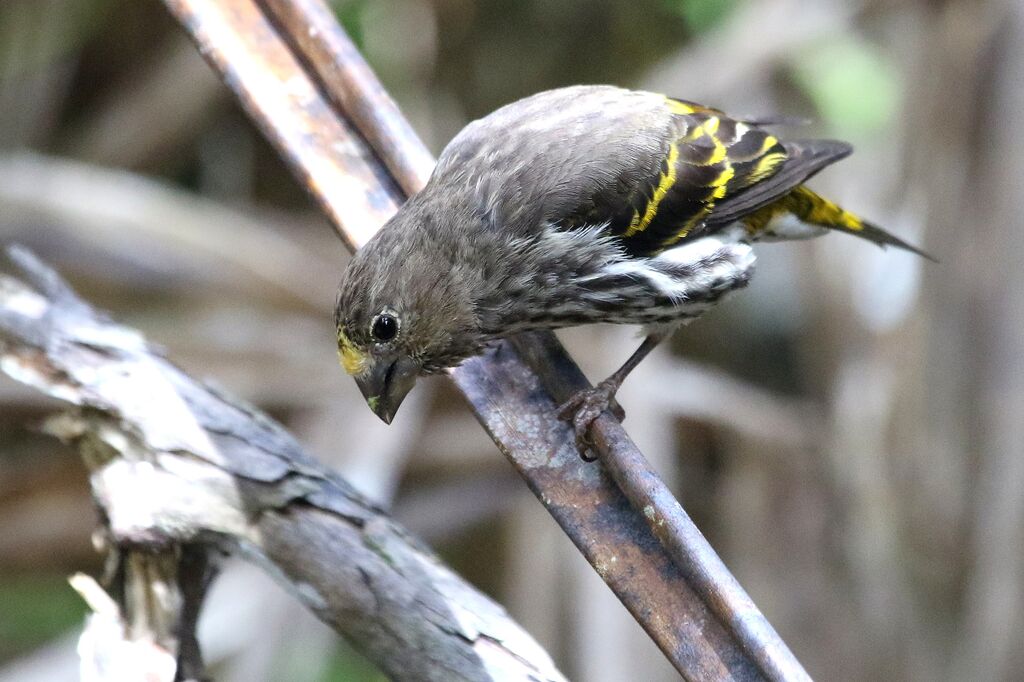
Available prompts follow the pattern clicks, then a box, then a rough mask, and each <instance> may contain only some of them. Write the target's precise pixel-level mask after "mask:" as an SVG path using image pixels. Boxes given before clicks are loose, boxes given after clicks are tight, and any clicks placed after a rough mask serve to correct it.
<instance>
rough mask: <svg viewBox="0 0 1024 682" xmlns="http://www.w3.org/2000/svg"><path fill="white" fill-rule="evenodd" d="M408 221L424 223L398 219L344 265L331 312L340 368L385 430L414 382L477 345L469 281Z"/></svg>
mask: <svg viewBox="0 0 1024 682" xmlns="http://www.w3.org/2000/svg"><path fill="white" fill-rule="evenodd" d="M406 206H407V207H409V204H407V205H406ZM409 208H410V209H414V208H415V207H409ZM409 220H420V221H423V220H428V221H429V220H430V218H429V217H424V216H423V215H422V214H420V212H419V211H416V210H408V209H403V210H402V211H400V212H399V213H398V214H397V215H396V216H395V217H394V218H393V219H392V220H391V222H389V223H388V224H387V225H386V226H385V227H384V228H382V229H381V231H380V232H378V234H377V235H376V236H375V237H374V238H373V239H372V240H371V241H370V242H369V243H368V244H367V245H366V246H365V247H364V248H363V249H361V250H360V251H359V252H358V253H357V254H356V255H355V256H354V257H353V258H352V260H351V261H350V263H349V265H348V268H347V269H346V271H345V274H344V276H343V278H342V282H341V288H340V290H339V292H338V299H337V305H336V307H335V317H334V319H335V325H336V328H337V334H338V357H339V359H340V361H341V365H342V367H344V368H345V371H346V372H348V373H349V374H351V375H352V377H353V378H354V379H355V380H356V383H357V384H358V385H359V389H360V391H362V394H363V397H364V398H365V399H366V403H367V405H369V407H370V409H371V410H373V412H374V413H375V414H376V415H377V416H378V417H380V418H381V419H382V420H383V421H384V422H386V423H391V420H392V418H394V416H395V413H396V412H397V411H398V407H399V405H401V403H402V401H403V400H404V399H405V397H406V395H408V393H409V391H410V390H412V388H413V386H414V385H415V383H416V379H417V377H419V376H420V375H422V374H432V373H437V372H440V371H442V370H444V369H446V368H448V367H454V366H455V365H457V364H459V362H461V361H462V360H464V359H465V358H467V357H469V356H470V355H473V354H474V353H476V352H478V351H479V350H480V348H481V345H482V343H483V340H482V339H481V335H480V332H479V330H478V325H477V320H476V314H475V310H474V301H473V296H472V279H473V273H470V272H466V271H465V266H460V265H457V264H454V263H453V260H452V254H451V253H450V252H449V253H445V249H443V248H441V247H440V244H439V243H438V242H434V243H431V235H432V233H434V232H435V230H434V229H423V227H424V226H423V225H422V224H421V225H420V226H419V229H416V230H411V229H408V223H407V221H409ZM427 227H428V228H429V227H431V226H429V225H428V226H427Z"/></svg>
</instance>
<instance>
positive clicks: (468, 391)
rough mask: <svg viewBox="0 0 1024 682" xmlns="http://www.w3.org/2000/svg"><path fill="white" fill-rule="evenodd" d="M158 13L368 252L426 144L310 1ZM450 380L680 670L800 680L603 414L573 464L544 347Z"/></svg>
mask: <svg viewBox="0 0 1024 682" xmlns="http://www.w3.org/2000/svg"><path fill="white" fill-rule="evenodd" d="M165 3H166V4H167V6H168V7H169V8H170V9H171V11H172V12H173V13H174V14H175V15H176V16H177V17H178V19H179V21H181V23H182V24H183V25H184V26H185V27H186V28H187V29H188V30H189V32H190V33H191V34H192V36H193V38H194V39H195V40H196V42H197V44H198V45H199V48H200V50H201V51H202V52H203V53H204V54H205V55H206V57H207V59H208V60H209V61H210V62H211V64H212V65H213V66H214V68H216V69H217V70H218V71H219V72H220V73H221V75H222V76H223V77H224V79H225V81H226V82H227V83H228V84H229V85H230V86H231V88H232V89H233V90H234V91H235V94H236V95H237V96H238V97H239V98H240V99H241V101H242V103H243V104H244V106H245V107H246V108H247V110H248V111H249V114H250V115H251V116H252V117H253V119H254V120H255V121H256V122H257V124H258V125H259V126H260V127H261V128H262V129H263V131H264V133H265V134H266V135H267V136H268V137H269V138H270V139H271V141H272V142H274V144H276V145H277V147H278V149H279V151H280V152H281V153H282V155H284V156H285V158H286V159H287V160H288V161H289V163H290V164H291V166H292V168H293V170H294V171H295V173H296V175H297V176H298V177H299V178H300V179H301V180H303V181H304V182H305V184H306V185H307V187H308V188H309V189H310V191H311V193H312V194H313V196H314V197H315V198H316V199H317V201H319V203H320V204H321V205H322V206H323V208H324V210H325V211H326V213H327V214H328V215H329V216H330V217H331V218H332V219H333V221H334V223H335V225H336V226H337V228H338V231H339V234H340V236H341V237H342V239H344V240H345V242H346V244H348V245H349V246H350V247H352V248H358V247H359V246H361V245H362V244H365V243H366V241H368V240H369V238H370V237H371V236H372V235H373V233H374V232H375V230H376V229H377V228H378V227H379V226H380V225H381V224H383V222H384V221H385V220H386V219H387V218H389V217H390V216H391V215H392V214H393V213H394V211H395V210H396V207H397V206H398V205H399V204H401V202H402V201H403V200H404V199H405V197H406V196H408V195H409V194H411V193H412V192H415V191H416V190H418V189H419V188H420V187H422V186H423V184H424V183H425V181H426V178H427V174H428V172H429V168H430V164H429V162H428V161H427V159H428V157H426V156H425V152H424V151H423V146H422V144H421V143H420V142H419V140H418V139H416V137H415V135H414V134H413V133H412V131H411V129H410V128H409V126H408V124H407V123H405V122H404V120H403V119H402V117H401V115H400V113H399V112H398V110H397V108H396V107H395V105H394V103H393V102H391V100H390V99H389V98H388V97H387V96H386V94H385V93H384V91H383V88H382V87H381V85H380V84H379V83H378V82H377V80H376V79H375V78H374V76H373V74H372V72H371V71H370V69H369V68H368V67H367V65H366V64H365V62H364V61H363V60H362V58H361V56H360V55H359V54H358V52H357V51H356V50H355V48H354V47H353V46H352V44H351V43H350V41H349V40H348V38H347V36H345V34H344V32H343V31H342V30H341V28H340V27H339V26H338V25H337V23H336V22H335V21H334V18H333V16H332V15H331V14H330V12H329V10H328V9H327V8H326V6H325V5H324V4H323V2H321V0H220V1H216V0H165ZM451 376H452V378H453V380H454V381H455V383H456V385H457V386H458V387H459V389H460V390H461V391H462V393H463V394H464V395H465V396H466V398H467V400H468V402H469V404H470V406H471V408H472V409H473V411H474V412H475V414H476V416H477V418H478V419H479V420H480V422H481V424H482V425H483V426H484V428H485V429H486V430H487V431H488V433H489V434H490V435H491V437H492V438H493V439H494V441H495V443H496V444H497V445H498V447H499V448H500V449H501V450H502V452H504V453H505V454H506V456H508V457H509V459H511V460H512V462H513V464H515V466H516V467H517V469H518V470H519V471H520V473H521V474H522V475H523V476H524V477H525V478H526V480H527V483H528V484H529V486H530V488H531V489H532V490H533V491H534V493H535V494H536V495H537V496H538V498H539V499H540V500H541V501H542V503H543V504H544V505H545V506H546V507H547V509H548V510H549V511H550V512H551V514H552V515H553V516H554V517H555V519H556V520H557V521H558V523H559V524H560V525H561V526H562V528H563V529H564V530H565V532H566V533H567V535H569V537H570V538H571V539H572V541H573V542H574V543H575V544H576V545H577V547H579V549H580V551H581V552H582V553H583V554H584V555H585V556H586V557H587V559H588V561H590V563H591V564H592V565H593V566H594V567H595V568H596V569H597V571H598V572H599V574H600V575H601V577H602V578H603V579H604V580H605V582H606V583H607V584H608V585H609V586H610V587H611V588H612V590H613V591H614V592H615V593H616V595H617V596H618V597H619V599H620V600H621V601H622V602H623V604H624V605H625V606H626V608H627V609H629V611H630V612H631V613H632V614H633V616H634V617H635V618H636V619H637V620H638V621H639V622H640V624H641V625H642V626H643V627H644V628H645V630H646V631H647V632H648V633H649V634H650V636H651V637H652V638H653V639H654V641H655V642H656V643H657V644H658V646H659V647H660V648H661V649H662V651H663V652H664V653H665V655H666V656H667V657H668V658H669V660H671V662H672V663H673V665H675V666H676V668H677V669H678V670H679V671H680V672H681V673H683V674H684V675H685V676H686V677H688V678H690V679H757V678H761V677H764V678H768V679H775V680H783V679H785V680H795V679H806V678H807V675H806V673H805V672H804V671H803V669H802V667H801V666H800V664H799V663H798V662H797V661H796V659H795V658H794V657H793V655H792V654H791V653H790V652H789V650H788V649H787V648H786V646H785V644H784V643H783V642H782V640H781V639H780V638H779V637H778V635H777V634H776V633H775V632H774V630H773V629H772V628H771V626H770V625H769V624H768V622H767V620H766V619H765V618H764V616H763V615H761V613H760V612H759V611H758V610H757V608H756V607H755V606H754V604H753V602H752V601H751V600H750V598H749V597H748V596H747V595H746V593H745V592H744V591H743V589H742V588H741V587H740V586H739V584H738V583H737V582H736V580H735V578H733V577H732V575H731V574H730V573H729V571H728V570H727V569H726V568H725V566H724V565H723V564H722V562H721V560H720V559H719V558H718V556H717V555H716V554H715V552H714V550H713V549H712V548H711V547H710V545H709V544H708V543H707V541H706V540H705V539H704V538H703V536H701V534H700V532H699V530H697V528H696V527H695V526H694V525H693V523H692V521H691V520H690V519H689V517H688V516H687V515H686V513H685V512H684V511H683V510H682V508H681V507H680V506H679V504H678V502H676V500H675V499H674V498H673V497H672V495H671V494H670V492H669V491H668V489H667V488H666V487H665V485H664V483H663V482H662V481H661V480H660V479H659V478H658V476H657V475H656V474H655V473H654V472H653V471H652V470H651V469H650V467H649V465H648V464H647V462H646V460H645V459H644V457H643V455H642V454H641V453H640V452H639V451H638V450H637V449H636V447H635V446H634V445H633V444H632V442H631V441H630V440H629V439H628V437H627V436H626V434H625V432H624V431H623V430H622V428H621V426H620V425H619V424H618V423H617V422H616V421H615V420H614V419H613V418H612V417H610V416H608V415H605V416H603V417H601V418H600V419H599V420H598V422H596V423H595V429H594V430H595V435H596V440H597V442H598V445H599V447H600V448H601V449H602V450H603V455H604V457H603V458H604V460H605V461H606V463H607V465H608V466H607V469H604V468H601V467H598V466H587V465H584V464H583V463H581V462H580V460H579V457H578V456H577V453H576V451H575V447H574V445H573V439H572V435H571V431H570V430H569V428H568V427H567V426H566V425H565V424H563V423H561V422H559V421H558V420H557V419H556V418H555V406H556V405H557V404H558V403H559V402H560V401H561V400H562V399H564V398H565V397H567V395H568V394H570V393H572V392H574V391H576V390H578V389H580V388H582V387H584V386H586V385H587V384H586V380H585V379H584V377H583V376H582V374H581V373H580V371H579V369H578V368H577V367H576V366H575V364H573V363H572V361H571V360H570V359H569V357H568V356H567V355H566V354H565V351H564V350H563V349H562V348H561V347H560V346H559V344H558V343H557V341H555V339H554V337H553V336H551V335H550V334H532V335H528V336H523V337H521V338H519V339H517V340H516V341H515V342H514V343H503V344H500V345H499V346H497V348H496V349H494V350H493V351H491V352H490V353H488V354H487V355H486V356H483V357H480V358H476V359H473V360H470V361H468V362H466V363H464V364H463V365H462V366H461V367H459V368H458V369H456V370H453V371H452V372H451ZM609 474H610V476H609ZM613 478H614V480H613ZM623 493H625V494H623ZM637 510H643V513H639V512H638V511H637Z"/></svg>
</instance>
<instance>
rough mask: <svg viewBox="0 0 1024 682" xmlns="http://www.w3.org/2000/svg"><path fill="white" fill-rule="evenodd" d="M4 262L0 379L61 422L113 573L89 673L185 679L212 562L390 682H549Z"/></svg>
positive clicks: (300, 454)
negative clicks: (279, 600) (265, 587)
mask: <svg viewBox="0 0 1024 682" xmlns="http://www.w3.org/2000/svg"><path fill="white" fill-rule="evenodd" d="M15 257H16V259H17V261H18V262H19V265H20V266H21V268H22V270H23V271H24V272H25V275H26V277H27V278H28V279H29V280H30V281H31V283H32V284H33V285H34V287H35V291H33V290H32V289H29V288H28V287H27V286H26V285H25V284H23V283H22V282H20V281H18V280H15V279H13V278H10V277H0V368H2V369H3V370H4V371H5V372H7V373H8V374H10V375H11V376H13V377H15V378H17V379H19V380H21V381H23V382H25V383H28V384H30V385H33V386H35V387H36V388H39V389H40V390H42V391H44V392H46V393H49V394H51V395H53V396H54V397H57V398H60V399H62V400H65V401H67V402H70V403H72V404H74V405H76V406H77V408H76V409H74V410H72V411H71V412H69V413H68V414H66V415H63V416H61V417H58V418H56V419H53V420H51V421H50V422H49V425H48V428H49V430H50V431H51V432H52V433H54V434H55V435H57V436H59V437H61V438H62V439H64V440H66V441H69V442H72V443H74V444H75V445H76V446H77V447H78V448H79V450H80V451H81V452H82V454H83V456H84V458H85V460H86V463H87V464H88V466H89V468H90V470H91V472H92V473H91V481H92V487H93V495H94V498H95V499H96V501H97V503H98V504H99V506H100V508H101V510H102V512H103V516H104V518H105V520H106V523H107V526H108V530H107V535H108V537H109V546H110V547H111V549H112V550H114V551H115V554H114V556H115V557H118V558H119V561H118V564H117V570H116V574H115V576H114V577H115V578H116V579H115V580H113V588H112V589H110V588H108V591H109V592H110V593H111V595H113V596H112V597H107V598H106V599H103V598H101V597H99V595H98V594H97V593H96V592H95V590H90V594H93V595H94V596H96V598H97V599H98V600H99V602H102V603H104V604H106V603H107V602H108V601H111V600H112V603H113V604H115V605H116V607H117V608H116V609H113V610H112V609H110V608H106V607H104V609H103V610H102V613H99V614H98V615H97V618H95V619H94V621H93V622H94V626H93V627H91V628H90V630H89V632H90V635H91V639H90V640H89V641H90V642H92V643H93V644H94V645H96V646H94V648H93V651H95V652H96V654H97V655H96V656H95V657H92V658H90V659H89V661H95V662H97V670H102V669H103V665H105V664H106V663H108V662H111V661H113V662H116V663H117V664H118V665H128V664H132V665H135V666H136V667H138V668H140V669H142V668H145V669H147V670H150V669H151V670H154V671H156V672H155V673H154V674H156V673H159V674H161V675H165V673H166V670H165V666H166V660H167V657H168V656H170V657H171V659H170V660H171V661H172V663H173V661H174V660H177V667H178V671H179V675H181V674H187V675H190V676H193V677H195V678H198V677H199V676H200V675H201V659H200V658H199V656H198V649H197V647H196V646H195V641H194V625H195V621H196V616H197V614H198V606H199V601H200V599H201V597H202V594H203V593H204V591H205V586H206V584H207V582H208V578H209V572H208V570H209V568H208V565H207V563H206V562H207V557H208V555H207V554H206V552H209V551H211V550H212V551H214V552H218V551H228V552H232V553H237V554H240V555H241V556H243V557H246V558H248V559H250V560H252V561H254V562H256V563H258V564H259V565H261V566H263V567H264V568H265V569H266V570H267V571H268V572H269V573H270V574H271V575H272V576H274V577H276V578H278V579H279V580H280V581H281V582H282V583H283V584H284V586H285V587H286V588H288V589H290V591H291V592H292V593H293V594H295V595H296V596H297V598H298V599H299V600H300V601H302V602H303V603H304V604H306V605H307V606H308V607H310V608H311V609H312V610H313V611H314V612H316V613H317V615H318V616H319V617H320V618H321V619H323V620H324V621H326V622H327V623H328V624H330V625H332V626H333V627H334V628H335V629H337V630H338V631H339V632H341V633H342V634H344V635H345V636H346V637H348V638H349V639H350V640H351V641H352V642H353V643H354V644H355V645H356V646H357V647H359V648H360V649H361V650H362V651H363V652H364V653H366V654H367V656H368V657H370V658H371V659H372V660H374V661H376V662H377V663H378V664H379V665H380V666H381V668H382V669H383V670H384V671H385V672H386V673H387V674H389V675H390V676H391V677H392V678H394V679H397V680H497V679H502V680H504V679H521V680H526V679H531V680H533V679H540V680H552V681H558V680H562V679H563V678H562V676H561V675H560V674H559V673H558V671H557V670H556V669H555V668H554V665H553V664H552V663H551V661H550V659H549V657H548V656H547V654H546V653H545V652H544V651H543V649H541V648H540V647H539V646H538V645H537V644H536V643H535V642H534V641H533V640H532V639H531V638H530V636H529V635H528V634H526V633H525V632H524V631H523V630H522V629H520V628H519V626H518V625H516V624H515V623H514V622H513V621H512V620H511V619H510V618H509V617H508V615H507V614H506V613H505V612H504V610H503V609H502V608H501V607H500V606H498V605H497V604H495V603H494V602H492V601H491V600H490V599H488V598H487V597H485V596H484V595H482V594H480V593H479V592H478V591H476V590H475V589H474V588H473V587H471V586H470V585H468V584H467V583H465V582H464V581H462V580H461V579H460V578H459V577H458V576H457V575H456V574H454V573H453V572H452V571H451V570H449V569H448V568H447V567H445V566H444V565H443V564H442V563H441V562H440V561H439V560H438V559H437V557H435V556H434V555H433V554H431V553H430V552H429V550H427V549H426V548H425V547H423V546H422V545H420V544H419V543H418V542H416V541H415V540H414V539H413V538H411V537H410V536H409V535H408V533H407V532H406V531H405V530H404V529H402V528H401V527H399V526H397V525H396V524H395V523H394V522H392V521H391V520H390V519H389V518H388V517H387V516H385V515H384V514H383V513H382V512H381V511H380V510H378V509H376V508H374V507H373V505H371V504H370V503H368V502H367V501H366V500H364V499H363V498H362V497H361V496H359V495H358V494H357V493H356V492H355V491H353V490H352V489H351V488H350V487H349V486H348V485H347V484H346V483H345V482H344V481H342V480H341V479H339V478H337V477H336V476H334V475H333V474H331V473H330V472H328V471H326V470H325V469H324V468H323V467H322V466H320V465H319V464H318V463H317V462H316V461H315V460H313V459H312V458H311V457H309V456H308V455H307V454H306V453H305V452H304V451H303V450H302V449H301V447H300V446H299V445H298V443H297V442H295V441H294V440H293V439H292V437H291V436H290V435H289V434H288V433H287V432H285V431H284V430H283V429H282V428H281V427H280V426H278V425H277V424H276V423H274V422H272V421H270V419H269V418H267V417H266V416H264V415H262V414H261V413H259V412H257V411H255V410H254V409H252V408H250V407H247V406H244V405H240V404H237V403H235V402H233V401H232V400H231V399H229V398H227V397H226V396H224V395H221V394H219V393H217V392H214V391H213V390H212V389H210V388H208V387H205V386H202V385H200V384H198V383H196V382H195V381H193V380H192V379H190V378H189V377H188V376H187V375H185V374H184V373H183V372H182V371H181V370H179V369H178V368H176V367H175V366H174V365H172V364H171V363H169V362H168V361H166V360H165V359H163V358H162V357H160V356H159V355H158V354H157V353H156V352H154V350H153V349H152V348H151V347H150V346H149V345H148V344H147V343H146V342H145V341H144V340H143V339H142V338H141V336H139V335H138V333H137V332H134V331H133V330H130V329H127V328H124V327H122V326H119V325H117V324H115V323H113V322H111V321H110V320H108V319H107V318H105V317H104V316H103V315H100V314H98V313H96V312H95V311H94V310H93V309H92V308H90V307H89V306H88V305H87V304H86V303H85V302H83V301H82V300H81V299H79V298H78V297H77V295H75V294H74V292H72V291H71V290H70V289H69V288H68V286H67V285H66V284H65V283H64V282H63V281H62V280H61V279H60V278H59V277H58V276H57V274H56V273H55V272H53V271H51V270H49V269H47V268H45V267H44V266H42V265H41V264H40V263H39V262H38V261H36V260H35V259H34V258H33V257H31V256H30V255H28V254H27V253H26V252H24V251H20V252H16V253H15ZM99 602H97V603H99ZM100 616H102V618H101V617H100ZM118 623H120V627H114V625H115V624H118ZM119 632H122V633H126V634H125V635H124V637H125V641H121V639H119V638H118V637H115V635H116V634H117V633H119ZM129 645H130V646H129ZM154 647H155V648H154ZM118 651H123V652H126V653H127V652H133V653H132V656H131V657H129V658H124V657H120V656H119V655H118V654H117V652H118ZM111 664H113V663H111ZM119 669H120V670H124V668H119ZM133 669H134V668H133ZM172 674H173V670H172ZM97 679H141V678H140V677H138V676H134V675H129V676H126V677H117V676H116V675H115V676H113V677H110V676H107V677H99V678H97ZM155 679H161V680H162V679H165V678H164V677H158V678H155Z"/></svg>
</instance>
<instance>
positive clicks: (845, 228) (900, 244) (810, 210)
mask: <svg viewBox="0 0 1024 682" xmlns="http://www.w3.org/2000/svg"><path fill="white" fill-rule="evenodd" d="M777 203H780V204H783V205H784V207H785V210H787V211H788V212H789V213H792V214H793V215H795V216H796V217H797V218H799V219H800V220H801V221H803V222H805V223H808V224H810V225H817V226H819V227H824V228H827V229H830V230H838V231H840V232H846V233H848V234H852V235H856V236H858V237H861V238H863V239H867V240H868V241H871V242H874V243H875V244H878V245H879V246H882V247H886V246H895V247H896V248H899V249H904V250H906V251H910V252H911V253H916V254H917V255H919V256H922V257H924V258H927V259H928V260H930V261H934V260H935V258H934V257H932V256H931V255H929V254H928V253H925V252H924V251H922V250H921V249H919V248H917V247H916V246H913V245H911V244H908V243H907V242H905V241H903V240H902V239H900V238H899V237H896V236H895V235H892V234H890V233H889V232H886V231H885V230H883V229H882V228H881V227H879V226H877V225H874V224H872V223H869V222H868V221H866V220H864V219H863V218H861V217H860V216H857V215H855V214H853V213H850V212H849V211H847V210H844V209H843V208H841V207H839V206H837V205H836V204H834V203H832V202H831V201H829V200H828V199H825V198H823V197H821V196H819V195H818V194H816V193H814V192H812V191H811V190H810V189H808V188H807V187H805V186H803V185H800V186H799V187H797V188H796V189H794V190H793V191H792V192H790V193H789V194H787V195H786V196H785V197H783V198H782V199H780V200H779V201H778V202H777Z"/></svg>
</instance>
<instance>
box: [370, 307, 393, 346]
mask: <svg viewBox="0 0 1024 682" xmlns="http://www.w3.org/2000/svg"><path fill="white" fill-rule="evenodd" d="M370 333H371V334H373V338H374V339H375V340H377V341H390V340H391V339H393V338H395V336H396V335H397V334H398V318H397V317H395V316H394V315H391V314H390V313H381V314H380V315H378V316H377V317H375V318H373V325H372V326H371V327H370Z"/></svg>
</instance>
